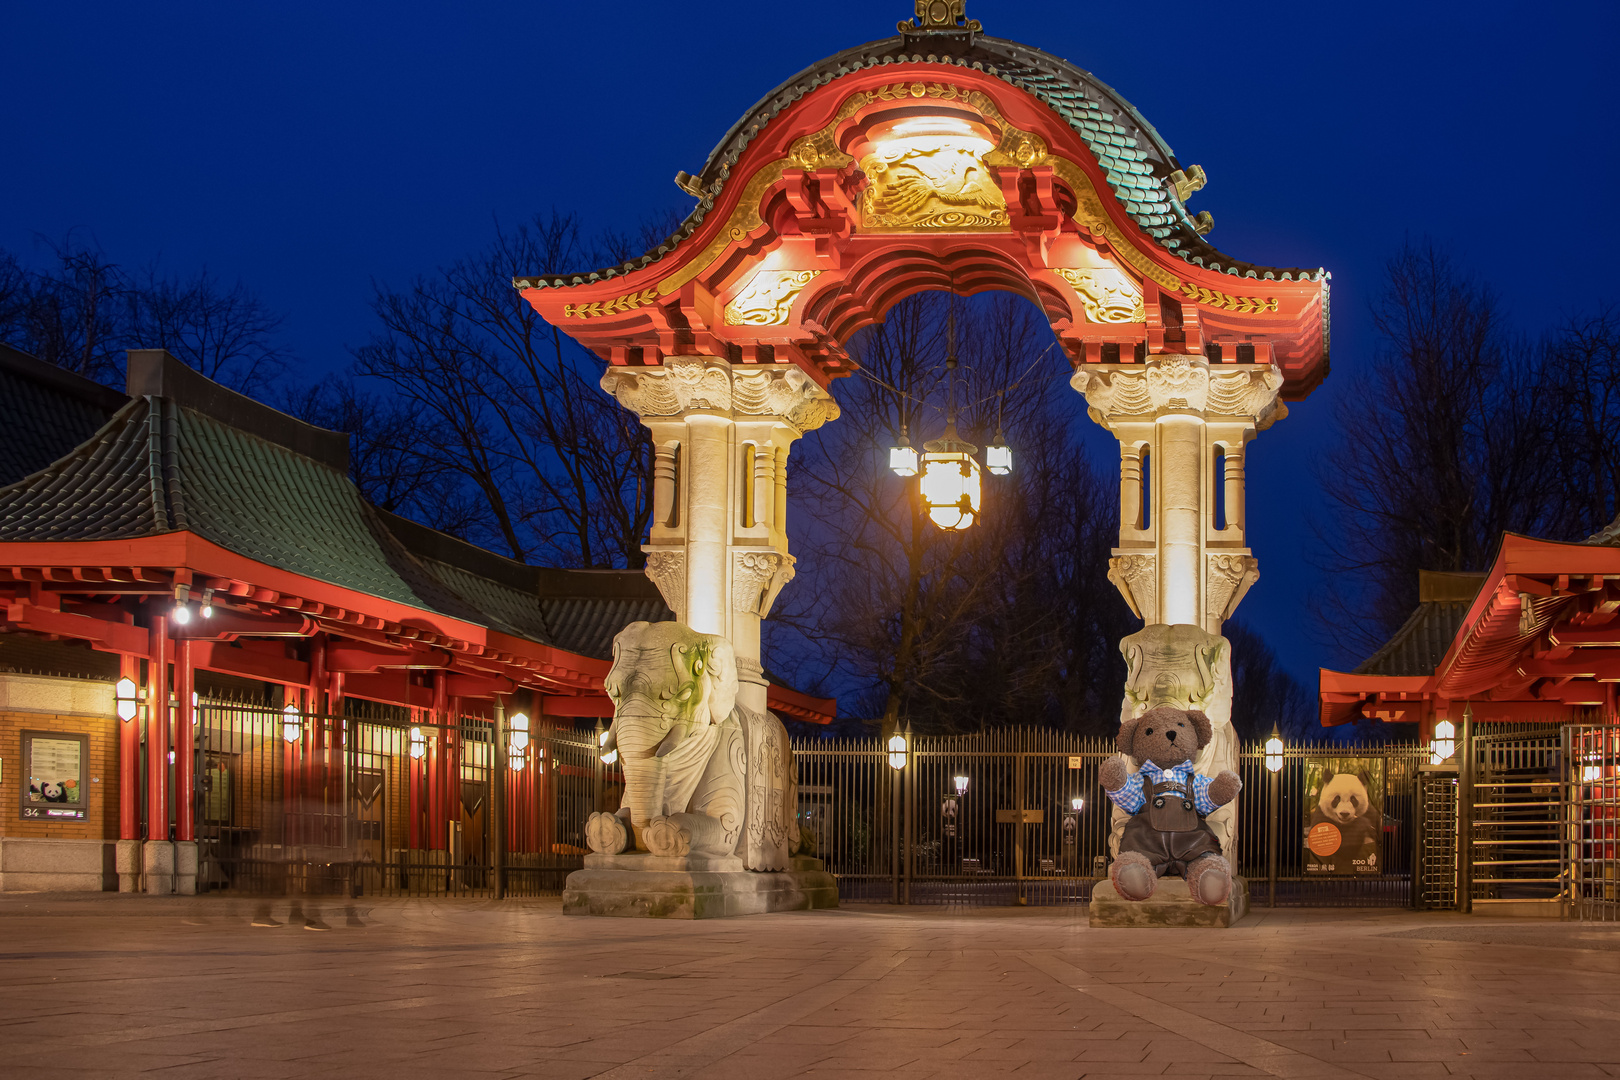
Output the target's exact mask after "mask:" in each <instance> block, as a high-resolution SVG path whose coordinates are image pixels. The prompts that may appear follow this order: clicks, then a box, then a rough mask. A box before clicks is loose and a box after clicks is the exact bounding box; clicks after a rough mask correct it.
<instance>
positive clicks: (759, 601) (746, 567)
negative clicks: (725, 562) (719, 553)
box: [731, 551, 798, 619]
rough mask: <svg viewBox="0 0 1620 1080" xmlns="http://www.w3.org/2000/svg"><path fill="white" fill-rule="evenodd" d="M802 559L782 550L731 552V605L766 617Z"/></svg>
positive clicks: (733, 607)
mask: <svg viewBox="0 0 1620 1080" xmlns="http://www.w3.org/2000/svg"><path fill="white" fill-rule="evenodd" d="M797 561H798V560H797V559H795V558H794V557H793V556H792V555H787V554H784V553H782V552H780V551H737V552H733V553H732V556H731V608H732V610H733V611H747V612H752V613H753V614H755V615H758V616H759V617H760V618H762V619H763V618H765V617H766V616H768V615H769V614H770V613H771V605H772V604H774V603H776V597H777V596H778V595H779V594H780V593H781V591H782V587H783V586H784V585H786V584H787V583H788V582H790V581H792V580H793V575H794V574H795V573H796V572H797V571H796V570H795V569H794V564H795V563H796V562H797Z"/></svg>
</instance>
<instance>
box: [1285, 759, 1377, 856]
mask: <svg viewBox="0 0 1620 1080" xmlns="http://www.w3.org/2000/svg"><path fill="white" fill-rule="evenodd" d="M1305 786H1306V792H1305V794H1306V805H1307V808H1308V812H1309V818H1308V820H1307V822H1306V828H1305V872H1306V873H1307V874H1349V875H1358V874H1378V873H1382V872H1383V868H1382V867H1381V866H1380V865H1379V851H1378V841H1379V837H1380V836H1381V835H1382V832H1383V828H1382V826H1383V821H1384V812H1383V802H1384V800H1383V794H1384V762H1383V760H1382V759H1376V758H1372V759H1369V758H1361V759H1351V758H1332V759H1321V760H1312V761H1307V762H1306V769H1305Z"/></svg>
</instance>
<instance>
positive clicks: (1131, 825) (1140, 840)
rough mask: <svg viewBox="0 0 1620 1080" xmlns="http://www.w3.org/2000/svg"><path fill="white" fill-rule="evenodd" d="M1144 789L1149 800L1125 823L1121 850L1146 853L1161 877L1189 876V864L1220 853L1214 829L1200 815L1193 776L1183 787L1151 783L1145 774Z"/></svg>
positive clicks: (1219, 844)
mask: <svg viewBox="0 0 1620 1080" xmlns="http://www.w3.org/2000/svg"><path fill="white" fill-rule="evenodd" d="M1142 790H1143V794H1144V795H1145V796H1146V797H1147V801H1146V802H1145V803H1144V804H1143V805H1142V809H1140V810H1138V811H1137V812H1136V813H1134V814H1132V815H1131V819H1130V820H1129V821H1127V822H1126V823H1125V835H1124V836H1123V837H1121V839H1120V842H1119V850H1120V851H1139V852H1141V853H1142V854H1143V855H1146V856H1147V857H1148V859H1149V860H1150V861H1151V862H1152V863H1153V872H1154V873H1155V874H1157V875H1158V876H1159V877H1167V876H1173V877H1186V876H1187V867H1188V866H1190V865H1191V864H1192V863H1193V862H1194V861H1196V860H1197V859H1199V858H1201V857H1202V856H1204V855H1219V854H1220V853H1221V843H1220V841H1219V840H1217V839H1215V833H1214V831H1213V830H1211V829H1210V827H1209V823H1208V822H1206V821H1205V820H1204V819H1203V818H1202V817H1200V816H1199V815H1198V808H1197V806H1196V804H1195V803H1194V802H1193V796H1192V779H1191V777H1189V778H1188V781H1187V789H1186V790H1183V789H1182V788H1179V787H1177V786H1176V785H1174V784H1152V785H1150V784H1149V783H1148V778H1147V777H1146V776H1144V777H1142Z"/></svg>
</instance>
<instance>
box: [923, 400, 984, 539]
mask: <svg viewBox="0 0 1620 1080" xmlns="http://www.w3.org/2000/svg"><path fill="white" fill-rule="evenodd" d="M923 449H924V451H925V452H924V454H923V458H922V460H923V475H922V497H923V503H924V504H925V505H926V506H927V507H928V516H929V517H930V518H931V519H933V522H934V524H935V525H938V526H939V527H940V528H942V529H948V530H956V529H966V528H969V527H970V526H972V524H973V522H974V519H976V518H977V517H978V516H979V495H980V494H981V492H982V490H983V482H982V481H983V478H982V477H981V476H980V474H979V463H978V462H977V461H976V460H974V457H973V455H974V454H975V453H977V452H978V449H979V448H978V447H976V446H974V445H973V444H972V443H966V442H963V441H962V440H961V439H959V438H957V437H956V427H955V425H952V426H951V427H949V428H946V429H945V437H944V438H943V439H935V440H934V441H932V442H930V443H928V444H927V446H925V447H924V448H923Z"/></svg>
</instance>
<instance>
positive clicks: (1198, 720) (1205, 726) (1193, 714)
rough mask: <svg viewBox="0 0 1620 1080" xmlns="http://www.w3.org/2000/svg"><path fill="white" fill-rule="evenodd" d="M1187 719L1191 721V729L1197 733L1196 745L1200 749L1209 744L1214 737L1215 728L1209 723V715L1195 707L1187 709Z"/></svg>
mask: <svg viewBox="0 0 1620 1080" xmlns="http://www.w3.org/2000/svg"><path fill="white" fill-rule="evenodd" d="M1187 719H1188V720H1189V721H1191V722H1192V726H1193V730H1194V731H1195V732H1197V733H1198V746H1199V749H1202V748H1204V747H1206V746H1208V745H1209V741H1210V740H1211V739H1213V738H1214V737H1215V728H1214V727H1213V726H1212V725H1211V724H1210V722H1209V717H1207V716H1205V715H1204V714H1203V713H1201V712H1199V711H1198V710H1197V709H1188V710H1187Z"/></svg>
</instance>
